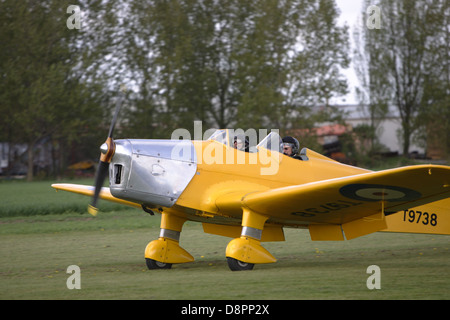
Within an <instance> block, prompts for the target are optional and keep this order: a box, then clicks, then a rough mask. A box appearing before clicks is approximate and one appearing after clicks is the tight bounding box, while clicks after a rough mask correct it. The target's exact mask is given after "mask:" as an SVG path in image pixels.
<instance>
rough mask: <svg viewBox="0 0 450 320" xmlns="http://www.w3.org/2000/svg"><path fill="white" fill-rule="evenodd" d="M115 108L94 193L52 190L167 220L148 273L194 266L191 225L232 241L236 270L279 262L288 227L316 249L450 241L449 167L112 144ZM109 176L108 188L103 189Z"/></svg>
mask: <svg viewBox="0 0 450 320" xmlns="http://www.w3.org/2000/svg"><path fill="white" fill-rule="evenodd" d="M118 110H119V108H117V109H116V113H115V115H114V119H113V122H112V124H111V127H110V130H109V134H108V138H107V140H106V142H105V144H103V145H102V146H101V148H100V150H101V157H100V164H99V168H98V171H97V176H96V182H95V187H92V186H84V185H75V184H53V185H52V187H53V188H55V189H57V190H65V191H70V192H75V193H79V194H83V195H87V196H93V200H92V203H91V205H90V206H89V212H90V213H92V214H93V215H96V214H97V208H96V206H97V200H98V198H102V199H105V200H109V201H113V202H117V203H121V204H124V205H129V206H132V207H136V208H142V209H143V210H144V211H146V212H148V213H150V214H154V213H158V214H161V215H162V216H161V231H160V236H159V238H158V239H157V240H154V241H152V242H150V243H149V244H148V245H147V247H146V248H145V259H146V264H147V267H148V268H149V269H169V268H171V266H172V264H178V263H186V262H192V261H194V258H193V257H192V255H191V254H189V253H188V252H187V251H186V250H184V249H183V248H182V247H181V246H180V245H179V240H180V234H181V231H182V227H183V224H184V223H185V222H186V221H188V220H189V221H197V222H200V223H202V224H203V230H204V232H206V233H210V234H215V235H221V236H227V237H230V238H233V240H231V242H230V243H229V244H228V246H227V247H226V258H227V261H228V265H229V267H230V269H231V270H233V271H239V270H251V269H253V267H254V265H255V264H262V263H273V262H276V259H275V258H274V256H273V255H272V254H271V253H270V252H268V251H267V250H266V249H265V248H264V247H263V246H262V245H261V242H265V241H284V240H285V238H284V233H283V228H302V229H308V230H309V233H310V235H311V239H312V240H313V241H318V240H326V241H331V240H337V241H339V240H345V239H347V240H350V239H354V238H357V237H360V236H363V235H367V234H370V233H373V232H377V231H387V232H407V233H428V234H445V235H448V234H450V199H449V196H450V167H449V166H438V165H416V166H407V167H401V168H395V169H389V170H384V171H378V172H374V171H369V170H365V169H361V168H357V167H353V166H349V165H345V164H342V163H339V162H336V161H334V160H332V159H329V158H327V157H325V156H323V155H321V154H319V153H316V152H314V151H312V150H309V149H307V148H303V149H302V150H301V152H300V157H301V158H302V159H301V160H298V159H294V158H291V157H289V156H286V155H284V154H283V153H282V150H281V149H280V144H281V139H280V137H279V135H278V134H277V133H276V132H271V133H270V134H269V135H268V136H267V137H266V138H265V139H263V140H262V141H261V142H260V143H259V144H258V145H257V146H256V148H253V150H249V152H245V151H241V150H238V149H236V148H234V145H233V144H234V140H233V139H234V136H233V131H232V130H228V129H226V130H217V131H216V132H215V133H213V134H212V135H211V137H210V138H209V139H207V140H197V141H190V140H132V139H122V140H117V141H114V139H113V131H114V126H115V122H116V119H117V113H118ZM108 175H109V185H110V187H109V188H106V187H102V185H103V182H104V179H105V178H106V176H108Z"/></svg>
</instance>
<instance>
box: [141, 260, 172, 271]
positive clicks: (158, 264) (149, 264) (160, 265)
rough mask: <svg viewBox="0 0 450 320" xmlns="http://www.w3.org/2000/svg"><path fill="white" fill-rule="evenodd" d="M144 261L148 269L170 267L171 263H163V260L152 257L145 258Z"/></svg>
mask: <svg viewBox="0 0 450 320" xmlns="http://www.w3.org/2000/svg"><path fill="white" fill-rule="evenodd" d="M145 263H146V264H147V268H148V269H149V270H155V269H170V268H172V264H171V263H164V262H159V261H156V260H153V259H148V258H145Z"/></svg>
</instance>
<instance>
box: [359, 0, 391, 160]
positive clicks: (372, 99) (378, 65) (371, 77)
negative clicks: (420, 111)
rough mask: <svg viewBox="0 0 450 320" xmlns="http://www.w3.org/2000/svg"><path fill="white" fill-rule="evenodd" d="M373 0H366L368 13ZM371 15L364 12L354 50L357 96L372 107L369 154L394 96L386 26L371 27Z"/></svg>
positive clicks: (370, 112)
mask: <svg viewBox="0 0 450 320" xmlns="http://www.w3.org/2000/svg"><path fill="white" fill-rule="evenodd" d="M371 3H372V2H371V1H369V0H365V1H364V4H363V6H362V7H363V8H364V11H363V12H364V13H367V12H366V8H369V6H370V5H371ZM367 19H368V17H367V15H366V14H363V15H362V16H361V18H360V21H359V23H358V24H357V25H356V28H355V31H354V34H353V37H354V40H355V49H354V53H353V65H354V70H355V73H356V75H357V77H358V80H359V84H360V85H359V86H358V87H357V88H356V93H357V97H358V99H359V102H360V104H361V106H362V107H363V108H364V110H366V107H367V110H368V117H369V119H370V122H369V127H368V128H365V132H366V133H369V135H368V140H369V149H368V150H367V151H368V154H371V153H373V152H375V151H376V150H375V149H376V146H377V145H378V139H377V137H378V134H377V133H378V131H379V130H380V127H379V126H380V124H381V122H382V121H383V119H384V118H385V116H386V114H387V113H388V111H389V102H390V98H391V85H390V83H389V79H388V74H387V73H386V72H385V70H386V69H387V65H386V60H385V59H382V58H381V57H383V54H384V51H385V50H386V48H385V46H384V43H383V41H381V40H380V39H382V37H383V34H382V33H383V32H385V31H384V30H381V29H377V28H372V29H369V28H368V27H367V24H366V22H367Z"/></svg>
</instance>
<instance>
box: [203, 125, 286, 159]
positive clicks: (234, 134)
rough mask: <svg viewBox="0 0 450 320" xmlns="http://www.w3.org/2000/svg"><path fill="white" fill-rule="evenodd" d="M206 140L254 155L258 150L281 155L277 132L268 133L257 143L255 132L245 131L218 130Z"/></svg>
mask: <svg viewBox="0 0 450 320" xmlns="http://www.w3.org/2000/svg"><path fill="white" fill-rule="evenodd" d="M207 140H213V141H217V142H219V143H222V144H224V145H226V146H227V147H232V148H236V149H239V150H242V151H246V152H250V153H256V152H258V150H259V149H260V148H264V149H267V150H271V151H277V152H279V153H282V149H281V143H282V141H281V137H280V135H279V134H278V133H277V132H270V133H269V134H268V135H267V136H266V137H264V139H262V140H261V141H260V142H259V143H258V135H257V132H256V130H247V131H245V132H244V131H243V130H242V129H237V130H234V129H220V130H216V131H214V132H213V134H212V135H211V136H210V137H209V138H208V139H207ZM239 143H243V146H242V147H239Z"/></svg>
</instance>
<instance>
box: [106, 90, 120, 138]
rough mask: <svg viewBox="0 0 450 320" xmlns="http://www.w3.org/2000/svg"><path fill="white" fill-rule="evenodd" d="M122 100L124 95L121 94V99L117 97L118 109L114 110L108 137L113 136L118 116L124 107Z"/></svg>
mask: <svg viewBox="0 0 450 320" xmlns="http://www.w3.org/2000/svg"><path fill="white" fill-rule="evenodd" d="M122 100H123V95H121V97H120V99H117V103H116V110H115V111H114V116H113V119H112V121H111V125H110V127H109V133H108V138H112V137H113V133H114V128H115V127H116V122H117V116H118V115H119V112H120V108H121V107H122Z"/></svg>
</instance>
